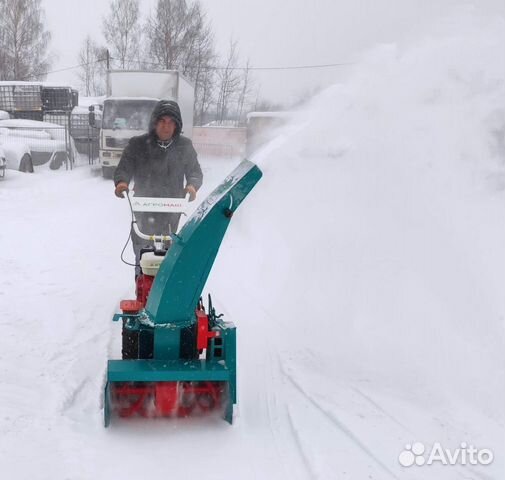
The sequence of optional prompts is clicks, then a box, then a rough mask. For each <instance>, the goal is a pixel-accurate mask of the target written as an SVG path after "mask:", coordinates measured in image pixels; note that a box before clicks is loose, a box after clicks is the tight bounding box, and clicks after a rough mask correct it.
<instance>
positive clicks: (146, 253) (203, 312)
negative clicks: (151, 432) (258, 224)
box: [104, 160, 262, 427]
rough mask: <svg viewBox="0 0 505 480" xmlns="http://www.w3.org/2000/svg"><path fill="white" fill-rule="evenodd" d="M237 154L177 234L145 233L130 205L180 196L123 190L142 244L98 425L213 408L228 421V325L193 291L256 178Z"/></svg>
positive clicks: (167, 206)
mask: <svg viewBox="0 0 505 480" xmlns="http://www.w3.org/2000/svg"><path fill="white" fill-rule="evenodd" d="M261 175H262V173H261V171H260V169H259V168H258V167H257V166H256V165H254V164H253V163H251V162H249V161H247V160H244V161H243V162H242V163H241V164H240V165H239V166H238V167H237V168H236V169H235V170H234V171H233V172H232V173H231V174H230V175H229V176H228V177H227V178H226V179H225V180H224V181H223V183H221V184H220V185H219V186H218V187H217V188H216V189H215V190H214V191H213V192H212V193H211V194H210V195H209V196H208V197H207V198H206V199H205V200H204V201H203V202H202V203H201V204H200V205H199V206H198V208H197V209H196V211H195V212H194V213H193V214H192V215H191V217H190V218H189V219H188V220H187V222H186V223H185V225H184V227H183V228H182V229H181V231H180V232H179V233H178V234H172V235H170V234H166V233H165V234H160V235H145V234H144V233H142V232H141V231H140V229H139V228H138V226H137V223H136V220H135V214H134V212H135V211H144V212H175V211H178V212H180V211H182V210H184V206H185V202H186V201H185V199H180V198H177V199H167V198H139V197H128V200H129V202H130V206H131V208H132V225H133V229H134V230H135V232H136V234H137V235H138V236H139V237H140V238H143V239H145V240H149V241H151V242H153V243H154V247H148V248H145V249H143V250H142V252H141V260H140V266H141V270H142V273H141V274H140V275H139V276H138V277H137V280H136V296H137V298H136V299H135V300H123V301H121V303H120V309H121V313H117V314H115V315H114V317H113V320H114V321H121V322H122V325H123V345H122V359H121V360H109V361H108V366H107V379H106V385H105V396H104V424H105V426H106V427H107V426H109V424H110V422H111V418H113V417H114V418H116V417H123V418H126V417H187V416H199V415H206V414H209V413H212V412H217V413H219V414H220V415H222V416H223V418H224V419H225V420H227V421H228V422H229V423H231V422H232V419H233V405H234V404H235V403H236V401H237V365H236V328H235V326H234V325H233V324H232V323H230V322H227V321H225V320H224V319H223V318H222V315H218V314H216V311H215V309H214V307H213V306H212V301H211V298H210V295H209V303H208V306H207V309H205V308H204V305H203V302H202V299H201V294H202V290H203V287H204V285H205V282H206V280H207V277H208V275H209V272H210V269H211V268H212V265H213V263H214V260H215V258H216V255H217V252H218V250H219V246H220V245H221V242H222V239H223V237H224V234H225V232H226V229H227V228H228V224H229V223H230V220H231V218H232V216H233V213H234V211H235V210H236V209H237V208H238V206H239V205H240V204H241V202H242V200H244V198H245V197H246V196H247V195H248V193H249V192H250V191H251V190H252V188H253V187H254V186H255V185H256V183H257V182H258V180H259V179H260V178H261Z"/></svg>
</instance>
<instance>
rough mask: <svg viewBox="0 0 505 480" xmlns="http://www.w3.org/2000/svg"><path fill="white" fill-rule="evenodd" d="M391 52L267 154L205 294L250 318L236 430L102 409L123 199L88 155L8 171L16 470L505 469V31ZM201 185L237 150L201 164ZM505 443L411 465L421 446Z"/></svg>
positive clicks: (0, 453) (448, 30)
mask: <svg viewBox="0 0 505 480" xmlns="http://www.w3.org/2000/svg"><path fill="white" fill-rule="evenodd" d="M443 30H444V31H445V32H444V33H443V34H438V33H432V35H431V36H430V37H429V38H428V39H425V40H421V41H420V42H419V43H418V44H416V45H412V46H411V47H410V48H409V49H407V50H405V51H398V49H396V48H395V47H394V46H382V47H378V48H377V49H376V50H374V51H372V52H370V53H369V54H368V56H366V57H365V58H364V59H363V61H362V62H361V63H360V65H359V66H357V68H356V72H355V74H354V75H353V77H352V78H351V79H350V80H349V82H348V83H347V84H345V85H336V86H334V87H332V88H330V89H328V90H327V91H325V92H323V93H322V94H320V95H319V96H318V97H316V98H314V99H313V101H312V102H311V103H310V104H309V105H308V106H307V107H306V108H305V109H304V110H303V111H301V112H299V115H298V118H297V119H296V120H295V121H294V122H293V123H292V124H291V125H290V126H288V127H287V128H286V129H284V130H283V131H281V132H278V133H277V136H276V138H275V140H274V141H273V142H272V143H271V144H270V145H268V146H267V147H265V149H264V150H263V151H262V152H259V153H258V155H257V156H256V158H255V159H253V160H255V161H256V162H257V163H258V164H260V166H261V167H262V169H263V170H264V178H263V179H262V181H261V182H260V183H259V184H258V186H257V187H256V189H255V190H254V191H253V192H252V193H251V195H250V196H249V197H248V198H247V199H246V201H245V202H244V203H243V205H242V206H241V207H240V209H239V210H238V212H237V214H236V215H235V216H234V219H233V221H232V224H231V227H230V230H229V232H228V235H227V237H226V238H225V241H224V243H223V246H222V250H221V252H220V255H219V256H218V258H217V260H216V264H215V266H214V269H213V271H212V273H211V277H210V278H209V282H208V290H209V291H211V292H212V293H213V294H214V298H215V300H216V302H217V306H218V309H220V310H221V311H222V312H223V313H225V315H226V317H227V318H228V319H230V320H233V321H234V322H235V323H236V324H237V326H238V335H239V337H238V338H239V344H238V355H239V363H238V367H239V406H238V409H237V411H236V418H235V423H234V425H233V426H232V427H230V426H229V425H227V424H226V423H225V422H223V421H220V420H217V419H208V420H206V421H204V422H201V421H197V420H194V419H192V420H184V421H175V422H174V421H159V420H158V421H141V422H122V423H118V422H116V424H115V425H114V426H113V427H112V428H110V429H108V430H105V429H103V427H102V412H101V392H102V386H103V376H104V372H105V366H106V360H107V358H108V357H109V356H114V355H116V356H117V354H118V350H119V341H120V331H119V328H118V326H117V325H114V324H112V322H111V317H112V314H113V312H114V311H115V309H116V308H117V305H118V301H119V300H120V299H121V298H125V297H130V296H131V295H132V283H133V273H132V272H131V270H130V268H129V267H127V266H125V265H123V264H122V263H121V262H120V260H119V253H120V250H121V248H122V246H123V243H124V241H125V238H126V236H127V232H128V221H129V214H128V209H127V207H126V204H125V202H123V201H120V200H117V199H116V198H115V197H114V196H113V193H112V186H111V183H110V182H107V181H104V180H103V179H101V178H99V177H93V176H91V175H90V173H89V171H88V169H87V168H85V167H80V168H76V169H75V170H73V171H68V172H66V171H61V172H60V171H58V172H37V173H35V174H34V175H22V174H18V173H16V172H11V171H8V172H7V176H6V179H4V180H3V181H0V221H1V228H0V265H1V266H2V268H1V270H0V459H1V463H0V465H1V467H0V468H1V470H0V471H1V475H2V478H9V479H14V478H15V479H30V480H33V479H43V480H45V479H48V480H49V479H50V480H56V479H57V480H59V479H72V480H76V479H79V480H80V479H82V480H84V479H86V480H87V479H94V480H99V479H112V478H128V479H130V478H131V479H133V478H164V477H167V478H168V477H174V478H181V479H184V478H188V479H189V478H208V479H216V480H217V479H219V480H222V479H275V480H277V479H309V478H314V479H323V480H326V479H357V480H364V479H375V480H382V479H395V478H398V479H408V480H418V479H430V480H432V479H433V480H453V479H463V478H464V479H484V480H501V479H502V478H503V472H504V469H505V462H504V458H503V452H504V451H505V432H504V430H505V426H504V421H505V415H504V413H505V412H504V405H505V349H504V348H503V346H504V340H505V335H504V317H505V296H504V295H503V285H504V284H505V250H504V245H505V222H504V220H505V218H504V217H505V215H504V208H503V206H504V200H505V167H504V165H505V163H504V161H505V159H504V155H505V151H504V134H505V105H504V103H505V83H504V79H505V71H504V69H505V65H504V64H503V60H502V53H503V45H504V44H505V28H504V23H503V21H502V20H493V21H489V20H486V21H484V20H479V19H476V18H471V19H468V18H458V19H453V22H451V23H448V24H447V25H446V27H445V28H444V29H443ZM202 163H203V165H204V168H205V174H206V184H205V189H204V191H202V192H201V195H202V196H203V195H204V194H205V192H208V191H209V190H210V189H211V188H212V187H213V186H214V185H215V184H216V183H218V182H219V180H220V179H221V178H223V177H224V175H225V174H226V173H227V172H228V171H229V170H231V169H232V168H233V167H234V166H235V165H236V161H226V160H221V161H217V160H208V159H203V160H202ZM413 442H423V443H424V444H425V445H426V446H427V447H428V448H429V447H430V446H431V445H432V444H433V443H435V442H440V443H441V444H442V446H443V447H444V448H448V449H451V450H454V449H456V448H458V447H460V445H461V442H466V443H467V444H472V445H475V446H476V447H477V448H488V449H492V450H493V452H494V454H495V459H494V462H493V464H492V465H488V466H471V465H465V466H464V465H457V466H442V465H440V464H438V465H432V466H428V465H424V466H412V467H402V466H401V465H400V464H399V462H398V456H399V454H400V452H401V451H402V450H403V449H404V448H405V445H406V444H412V443H413Z"/></svg>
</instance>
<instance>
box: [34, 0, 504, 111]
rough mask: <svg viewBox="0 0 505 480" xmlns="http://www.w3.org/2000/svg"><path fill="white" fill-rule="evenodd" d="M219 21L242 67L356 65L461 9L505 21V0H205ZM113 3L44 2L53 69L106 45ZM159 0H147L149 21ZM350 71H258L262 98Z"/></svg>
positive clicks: (284, 95) (71, 74)
mask: <svg viewBox="0 0 505 480" xmlns="http://www.w3.org/2000/svg"><path fill="white" fill-rule="evenodd" d="M201 3H202V4H203V5H204V8H205V10H206V12H207V14H208V18H209V19H210V21H211V22H212V25H213V27H214V32H215V35H216V45H217V48H218V53H221V54H223V55H225V53H226V48H227V45H228V42H229V39H230V38H231V37H233V38H235V39H236V40H237V41H238V44H239V49H240V54H241V59H242V63H244V62H245V59H246V58H247V57H249V58H250V59H251V62H252V65H253V66H256V67H269V66H277V67H278V66H292V65H313V64H328V63H339V62H352V61H354V60H355V59H356V58H358V55H359V53H360V52H361V51H363V50H366V49H367V48H370V47H371V46H373V45H375V44H377V43H384V42H395V43H399V44H400V45H401V44H402V43H405V42H408V41H410V39H411V38H412V37H413V36H415V35H417V34H418V32H419V31H422V30H423V29H425V28H428V26H429V24H430V23H432V22H434V21H436V20H437V19H438V18H443V17H445V16H447V15H449V14H450V13H451V12H453V11H454V10H458V9H461V8H468V5H476V6H475V9H476V11H478V12H485V13H486V14H491V15H497V14H499V15H502V16H505V0H201ZM108 4H109V2H108V1H106V0H78V1H77V0H42V5H43V6H44V8H45V12H46V21H47V25H48V28H49V30H50V31H51V33H52V43H51V47H52V52H54V54H55V56H56V61H55V62H54V65H53V67H52V68H53V69H59V68H65V67H69V66H72V65H75V64H77V63H78V61H77V52H78V50H79V48H80V46H81V44H82V42H83V39H84V38H85V36H86V35H87V34H88V33H89V34H91V35H92V36H93V37H94V38H95V39H96V40H98V41H100V42H103V37H102V34H101V18H102V16H103V15H104V14H106V13H107V10H108ZM155 4H156V0H140V6H141V11H142V13H143V15H144V16H147V15H148V14H149V12H150V11H152V10H153V8H154V5H155ZM348 68H349V67H339V68H330V69H317V70H296V71H261V72H255V77H256V84H257V85H258V88H260V94H261V96H262V97H264V98H266V99H269V100H271V101H275V100H279V101H281V102H284V101H290V100H292V99H294V98H296V97H298V96H300V95H303V94H304V93H308V92H310V91H311V90H313V89H314V88H316V87H318V86H325V85H328V84H330V83H333V82H334V81H336V80H339V79H341V78H343V77H344V76H345V74H346V71H347V69H348ZM48 80H50V81H58V82H66V83H71V84H73V85H76V86H79V85H78V81H77V78H76V76H75V71H66V72H60V73H54V74H51V75H49V76H48Z"/></svg>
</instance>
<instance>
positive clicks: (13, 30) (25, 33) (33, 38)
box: [0, 0, 51, 80]
mask: <svg viewBox="0 0 505 480" xmlns="http://www.w3.org/2000/svg"><path fill="white" fill-rule="evenodd" d="M50 38H51V35H50V33H49V32H48V31H47V30H46V29H45V26H44V12H43V9H42V7H41V0H0V52H1V53H0V80H40V79H43V78H45V77H46V74H47V71H48V69H49V67H50V65H51V60H50V58H49V56H48V54H47V47H48V45H49V41H50Z"/></svg>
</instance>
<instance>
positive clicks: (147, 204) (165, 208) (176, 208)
mask: <svg viewBox="0 0 505 480" xmlns="http://www.w3.org/2000/svg"><path fill="white" fill-rule="evenodd" d="M126 197H127V199H128V203H129V205H130V209H131V213H132V226H133V231H134V232H135V234H136V235H137V236H139V237H140V238H142V239H143V240H150V241H153V242H155V243H163V242H171V241H172V237H171V235H166V234H165V235H164V234H159V235H148V234H145V233H142V232H141V231H140V229H139V227H138V225H137V219H136V218H135V212H151V213H153V212H156V213H182V214H183V215H186V210H187V208H188V203H189V194H187V195H186V196H185V197H184V198H158V197H133V196H130V192H129V190H127V191H126Z"/></svg>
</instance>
